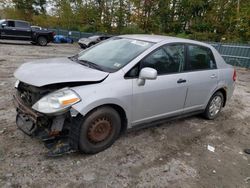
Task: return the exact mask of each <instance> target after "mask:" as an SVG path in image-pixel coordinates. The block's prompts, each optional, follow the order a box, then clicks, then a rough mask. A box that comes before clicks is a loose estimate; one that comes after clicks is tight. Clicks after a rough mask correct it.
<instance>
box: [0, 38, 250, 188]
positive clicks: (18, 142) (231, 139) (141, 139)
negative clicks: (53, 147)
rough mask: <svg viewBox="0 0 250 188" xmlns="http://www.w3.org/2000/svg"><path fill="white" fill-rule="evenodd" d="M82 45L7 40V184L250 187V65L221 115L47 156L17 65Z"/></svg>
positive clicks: (2, 183) (2, 151) (1, 138)
mask: <svg viewBox="0 0 250 188" xmlns="http://www.w3.org/2000/svg"><path fill="white" fill-rule="evenodd" d="M79 51H80V49H79V47H78V46H77V45H71V44H63V45H55V44H50V45H48V46H47V47H39V46H33V45H31V44H29V43H19V42H18V43H15V42H10V43H8V41H7V42H6V41H0V187H171V188H172V187H174V188H175V187H185V188H200V187H208V188H211V187H225V188H231V187H233V188H235V187H240V188H241V187H243V188H244V187H250V155H246V154H244V152H243V149H244V148H250V136H249V135H250V115H249V114H250V84H249V83H250V70H246V69H241V68H238V69H237V73H238V80H237V85H236V90H235V92H234V96H233V98H232V100H231V101H230V102H229V103H228V104H227V106H226V107H225V108H224V109H223V111H222V113H221V114H220V116H219V117H218V118H217V119H216V120H214V121H207V120H204V119H202V118H200V117H199V116H193V117H189V118H185V119H181V120H176V121H171V122H168V123H165V124H162V125H159V126H154V127H151V128H147V129H143V130H139V131H134V132H131V133H127V134H125V135H123V136H121V138H119V139H118V140H117V142H116V143H115V144H114V145H113V146H112V147H111V148H109V149H107V150H105V151H104V152H101V153H98V154H96V155H81V154H78V153H74V154H69V155H65V156H63V157H59V158H47V157H46V155H45V153H46V151H47V150H46V148H44V146H43V144H42V143H41V142H40V141H38V140H36V139H31V138H30V137H28V136H26V135H24V134H23V133H22V132H21V131H20V130H18V129H17V128H16V125H15V108H14V106H13V104H12V93H13V91H14V89H13V86H14V82H15V78H14V77H13V72H14V71H15V69H16V68H17V67H18V66H20V65H21V64H22V63H24V62H26V61H29V60H33V59H40V58H48V57H61V56H69V55H72V54H74V53H77V52H79ZM207 145H211V146H213V147H215V151H214V152H211V151H209V150H208V149H207Z"/></svg>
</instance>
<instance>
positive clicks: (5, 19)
mask: <svg viewBox="0 0 250 188" xmlns="http://www.w3.org/2000/svg"><path fill="white" fill-rule="evenodd" d="M2 20H5V21H17V22H27V23H29V22H28V21H24V20H13V19H2Z"/></svg>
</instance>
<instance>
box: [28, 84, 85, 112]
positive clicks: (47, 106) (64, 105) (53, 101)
mask: <svg viewBox="0 0 250 188" xmlns="http://www.w3.org/2000/svg"><path fill="white" fill-rule="evenodd" d="M80 100H81V98H80V97H79V96H78V95H77V94H76V93H75V92H74V91H73V90H71V89H69V88H64V89H61V90H58V91H55V92H53V93H50V94H48V95H46V96H44V97H42V98H41V99H40V100H39V101H37V102H36V103H35V104H34V105H33V106H32V108H33V109H34V110H36V111H38V112H40V113H44V114H48V115H54V114H57V115H58V114H62V113H64V112H66V111H68V110H69V108H70V107H71V106H72V105H74V104H76V103H78V102H79V101H80Z"/></svg>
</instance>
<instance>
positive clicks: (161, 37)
mask: <svg viewBox="0 0 250 188" xmlns="http://www.w3.org/2000/svg"><path fill="white" fill-rule="evenodd" d="M119 37H122V38H129V39H135V40H142V41H147V42H153V43H160V42H166V43H168V42H169V43H170V42H180V43H191V44H197V45H203V46H207V47H211V45H209V44H206V43H203V42H199V41H195V40H190V39H183V38H178V37H170V36H164V35H146V34H135V35H120V36H119Z"/></svg>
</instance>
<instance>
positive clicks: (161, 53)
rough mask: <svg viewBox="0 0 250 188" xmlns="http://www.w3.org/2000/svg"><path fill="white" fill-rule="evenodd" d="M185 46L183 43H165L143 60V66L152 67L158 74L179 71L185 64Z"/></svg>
mask: <svg viewBox="0 0 250 188" xmlns="http://www.w3.org/2000/svg"><path fill="white" fill-rule="evenodd" d="M184 51H185V46H184V45H182V44H174V45H165V46H163V47H161V48H160V49H158V50H156V51H155V52H153V53H152V54H150V55H149V56H147V57H146V58H145V59H143V60H142V61H141V68H144V67H151V68H154V69H156V70H157V73H158V75H162V74H170V73H178V72H181V71H182V68H183V66H184V57H185V55H184Z"/></svg>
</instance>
